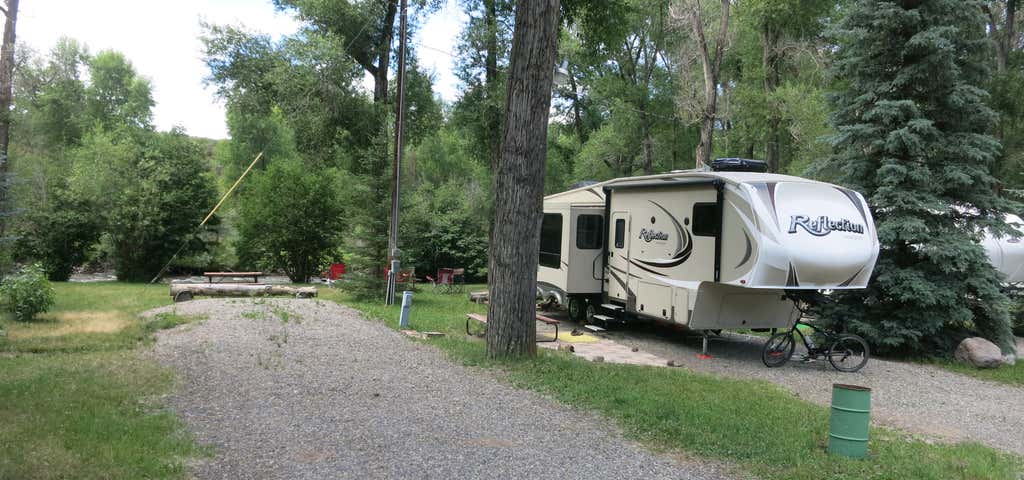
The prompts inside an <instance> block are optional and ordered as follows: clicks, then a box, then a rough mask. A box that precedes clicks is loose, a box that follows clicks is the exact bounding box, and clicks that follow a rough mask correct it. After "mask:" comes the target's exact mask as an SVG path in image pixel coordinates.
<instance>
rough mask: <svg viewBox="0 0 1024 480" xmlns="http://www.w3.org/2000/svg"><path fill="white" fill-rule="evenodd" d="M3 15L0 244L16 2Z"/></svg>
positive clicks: (3, 234)
mask: <svg viewBox="0 0 1024 480" xmlns="http://www.w3.org/2000/svg"><path fill="white" fill-rule="evenodd" d="M6 4H7V5H6V8H4V9H3V13H4V14H5V16H6V17H7V21H6V22H5V23H4V40H3V46H0V242H3V239H4V238H5V237H6V234H7V218H6V213H7V190H8V187H9V183H10V182H9V180H8V178H7V164H8V162H7V151H8V147H9V146H10V143H11V100H12V85H11V84H12V83H13V80H14V27H15V26H16V25H17V23H18V0H7V2H6Z"/></svg>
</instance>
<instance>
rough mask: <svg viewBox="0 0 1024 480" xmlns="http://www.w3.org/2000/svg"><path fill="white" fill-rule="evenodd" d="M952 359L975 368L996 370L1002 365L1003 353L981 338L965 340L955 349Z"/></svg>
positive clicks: (994, 345)
mask: <svg viewBox="0 0 1024 480" xmlns="http://www.w3.org/2000/svg"><path fill="white" fill-rule="evenodd" d="M953 357H954V358H956V359H957V361H960V362H963V363H966V364H968V365H973V366H975V367H977V368H996V367H999V366H1000V365H1002V364H1003V352H1001V351H1000V350H999V347H998V346H996V344H994V343H992V342H990V341H988V340H985V339H984V338H981V337H971V338H965V339H964V341H962V342H960V345H959V346H958V347H956V353H954V354H953Z"/></svg>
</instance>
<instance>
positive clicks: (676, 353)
mask: <svg viewBox="0 0 1024 480" xmlns="http://www.w3.org/2000/svg"><path fill="white" fill-rule="evenodd" d="M723 337H724V338H723V339H722V340H713V341H712V342H711V347H710V348H711V354H712V355H713V356H714V358H713V359H711V360H701V359H698V358H697V356H696V354H697V353H699V352H700V345H701V341H700V337H694V336H684V334H683V333H681V332H676V331H673V330H670V329H668V328H665V327H654V326H637V327H631V328H625V329H619V330H615V331H612V332H609V334H608V338H611V339H613V340H615V341H618V342H620V343H623V344H625V345H627V346H630V347H638V348H640V349H641V350H644V351H648V352H651V353H653V354H655V355H659V356H662V357H665V358H669V359H673V360H675V361H676V363H677V364H680V363H681V364H683V365H684V366H686V367H688V368H690V369H693V370H695V371H700V372H707V373H713V374H716V375H726V376H732V377H738V378H754V379H760V380H767V381H770V382H774V383H777V384H779V385H781V386H783V387H785V388H786V389H788V390H790V391H792V392H793V393H795V394H796V395H797V396H798V397H801V398H803V399H806V400H808V401H811V402H815V403H819V404H822V405H828V404H829V403H830V402H831V401H832V398H831V397H832V384H833V383H848V384H854V385H862V386H865V387H870V388H871V389H872V394H871V401H872V405H871V408H872V420H874V421H875V422H876V423H881V424H884V425H889V426H893V427H897V428H901V429H903V430H906V431H909V432H913V433H917V434H922V435H925V436H927V437H931V438H937V439H941V440H944V441H962V440H973V441H977V442H980V443H983V444H985V445H988V446H991V447H993V448H997V449H1001V450H1004V451H1008V452H1013V453H1017V454H1021V455H1024V388H1021V387H1013V386H1009V385H1003V384H999V383H995V382H988V381H983V380H978V379H975V378H973V377H968V376H966V375H961V374H957V373H953V372H950V371H948V370H944V369H941V368H938V367H932V366H928V365H920V364H914V363H904V362H893V361H885V360H879V359H876V358H872V359H871V360H870V361H869V362H868V364H867V365H866V366H865V367H864V368H863V369H862V370H861V371H859V372H856V373H842V372H838V371H836V370H835V369H833V368H832V366H831V365H829V364H828V361H816V362H812V363H801V362H799V361H797V360H796V359H797V358H798V355H794V360H791V361H790V362H789V363H787V364H786V365H785V366H783V367H780V368H766V367H765V366H764V364H762V363H761V347H762V346H763V345H764V341H765V338H762V337H754V336H748V335H740V334H734V333H727V332H723ZM1019 343H1021V345H1022V346H1024V342H1019ZM799 351H803V348H802V346H801V348H800V350H799ZM799 351H798V352H799ZM1020 351H1022V352H1024V350H1020Z"/></svg>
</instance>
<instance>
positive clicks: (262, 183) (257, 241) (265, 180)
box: [237, 158, 344, 282]
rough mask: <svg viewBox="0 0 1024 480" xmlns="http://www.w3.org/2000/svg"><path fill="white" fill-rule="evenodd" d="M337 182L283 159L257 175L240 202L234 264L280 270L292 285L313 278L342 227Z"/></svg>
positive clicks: (326, 172) (327, 172) (334, 173)
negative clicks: (292, 282) (235, 262)
mask: <svg viewBox="0 0 1024 480" xmlns="http://www.w3.org/2000/svg"><path fill="white" fill-rule="evenodd" d="M337 178H338V172H337V171H334V170H319V171H317V170H312V171H311V170H308V169H307V168H305V167H304V166H303V165H302V163H300V162H298V161H296V160H293V159H283V158H279V159H278V160H276V161H274V162H273V163H272V164H271V165H270V166H269V167H268V168H267V170H266V171H263V172H257V173H256V174H255V175H254V176H253V178H252V179H250V182H249V185H248V188H247V189H246V190H245V194H244V196H243V197H242V198H241V199H240V204H241V208H240V216H239V219H238V234H239V241H238V245H237V248H238V255H239V262H240V263H241V264H242V265H259V266H260V267H261V268H269V269H281V270H283V271H284V272H285V273H287V274H288V277H289V278H291V279H292V281H295V282H305V281H307V279H308V278H309V277H310V276H312V275H315V274H318V273H319V272H320V271H321V268H322V267H324V266H325V264H326V263H329V262H328V260H330V258H329V254H330V253H331V251H332V249H333V248H334V247H335V245H337V242H338V240H339V235H340V231H341V228H342V226H343V225H344V223H343V221H342V213H343V212H342V209H341V203H340V201H339V198H338V191H339V190H340V187H339V185H340V183H339V182H338V181H337Z"/></svg>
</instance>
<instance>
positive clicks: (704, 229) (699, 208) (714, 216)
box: [693, 203, 719, 237]
mask: <svg viewBox="0 0 1024 480" xmlns="http://www.w3.org/2000/svg"><path fill="white" fill-rule="evenodd" d="M718 227H719V225H718V204H716V203H695V204H693V234H694V235H699V236H702V237H716V236H718Z"/></svg>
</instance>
